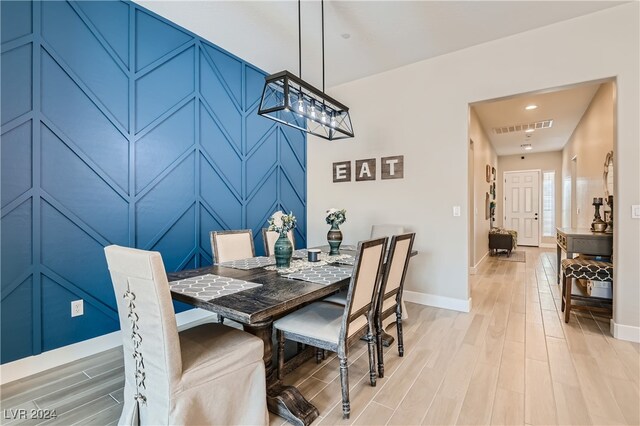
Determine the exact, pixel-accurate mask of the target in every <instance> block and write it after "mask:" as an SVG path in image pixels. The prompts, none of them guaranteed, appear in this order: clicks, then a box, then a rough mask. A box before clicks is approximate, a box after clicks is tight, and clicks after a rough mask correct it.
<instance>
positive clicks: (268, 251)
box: [262, 228, 296, 256]
mask: <svg viewBox="0 0 640 426" xmlns="http://www.w3.org/2000/svg"><path fill="white" fill-rule="evenodd" d="M279 237H280V234H279V233H277V232H276V231H269V230H267V228H262V240H263V241H264V255H265V256H273V247H274V246H275V245H276V240H277V239H278V238H279ZM287 237H289V241H291V245H292V246H293V249H294V250H295V249H296V238H295V236H294V235H293V229H291V230H289V232H287Z"/></svg>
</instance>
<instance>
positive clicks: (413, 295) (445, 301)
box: [402, 290, 471, 312]
mask: <svg viewBox="0 0 640 426" xmlns="http://www.w3.org/2000/svg"><path fill="white" fill-rule="evenodd" d="M402 298H403V299H404V300H405V301H406V302H413V303H419V304H420V305H427V306H434V307H436V308H442V309H450V310H452V311H459V312H469V311H471V298H469V299H467V300H464V299H454V298H453V297H446V296H437V295H435V294H428V293H419V292H417V291H408V290H405V291H403V292H402Z"/></svg>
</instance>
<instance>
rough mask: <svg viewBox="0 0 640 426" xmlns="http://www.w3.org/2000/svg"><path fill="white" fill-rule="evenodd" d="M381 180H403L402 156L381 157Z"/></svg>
mask: <svg viewBox="0 0 640 426" xmlns="http://www.w3.org/2000/svg"><path fill="white" fill-rule="evenodd" d="M381 163H382V170H381V173H380V177H381V178H382V179H402V178H404V155H396V156H394V157H382V159H381Z"/></svg>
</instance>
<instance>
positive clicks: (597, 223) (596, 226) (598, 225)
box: [591, 198, 607, 232]
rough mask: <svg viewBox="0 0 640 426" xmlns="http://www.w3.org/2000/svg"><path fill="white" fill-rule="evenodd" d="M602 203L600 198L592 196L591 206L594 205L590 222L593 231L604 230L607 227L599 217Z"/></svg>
mask: <svg viewBox="0 0 640 426" xmlns="http://www.w3.org/2000/svg"><path fill="white" fill-rule="evenodd" d="M601 205H602V198H594V199H593V206H594V207H595V213H594V215H593V221H592V222H591V230H592V231H593V232H605V230H606V229H607V223H606V222H605V221H604V220H602V217H600V206H601Z"/></svg>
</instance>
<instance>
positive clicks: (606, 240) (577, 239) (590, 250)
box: [556, 228, 613, 284]
mask: <svg viewBox="0 0 640 426" xmlns="http://www.w3.org/2000/svg"><path fill="white" fill-rule="evenodd" d="M556 242H557V243H558V249H557V250H558V255H557V257H558V263H557V265H558V284H560V275H562V271H561V269H562V268H560V260H561V256H562V250H564V251H565V252H566V253H567V259H570V258H572V257H573V255H574V253H581V254H588V255H591V256H611V255H612V254H613V234H612V233H605V232H593V231H591V230H590V229H586V228H582V229H581V228H556Z"/></svg>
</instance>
